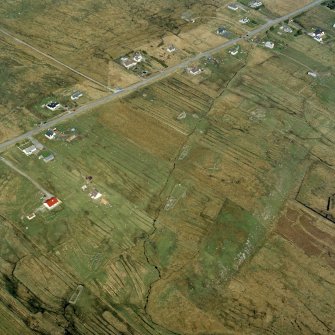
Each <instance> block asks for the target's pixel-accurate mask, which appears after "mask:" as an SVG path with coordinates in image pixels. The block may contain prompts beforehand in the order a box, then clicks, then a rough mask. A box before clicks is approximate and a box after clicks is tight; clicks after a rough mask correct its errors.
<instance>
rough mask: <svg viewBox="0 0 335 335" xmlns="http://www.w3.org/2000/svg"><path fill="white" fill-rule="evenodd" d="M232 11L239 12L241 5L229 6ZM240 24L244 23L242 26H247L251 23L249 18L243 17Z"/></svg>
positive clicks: (233, 4)
mask: <svg viewBox="0 0 335 335" xmlns="http://www.w3.org/2000/svg"><path fill="white" fill-rule="evenodd" d="M227 7H228V8H229V9H230V10H232V11H234V12H235V11H237V10H238V9H239V8H240V5H239V4H237V3H231V4H229V5H228V6H227ZM238 22H240V23H242V24H247V23H249V22H250V19H249V18H248V17H243V18H241V19H239V20H238Z"/></svg>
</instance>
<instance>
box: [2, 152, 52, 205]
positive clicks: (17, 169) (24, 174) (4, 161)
mask: <svg viewBox="0 0 335 335" xmlns="http://www.w3.org/2000/svg"><path fill="white" fill-rule="evenodd" d="M0 162H3V163H4V164H6V165H7V166H8V167H9V168H11V169H12V170H14V171H15V172H17V173H18V174H20V175H21V176H23V177H24V178H26V179H28V180H29V181H30V182H31V183H32V184H33V185H34V186H36V188H37V189H39V190H40V191H41V192H42V193H43V194H45V195H46V196H47V197H48V198H51V197H52V196H53V195H52V194H51V193H50V192H48V191H47V190H45V189H44V188H43V187H42V186H41V185H40V184H39V183H38V182H37V181H35V180H34V179H32V178H31V177H29V176H28V175H27V174H26V173H25V172H23V171H21V170H20V169H19V168H17V167H16V166H15V165H14V164H13V163H12V162H10V161H9V160H7V159H5V158H4V157H2V156H0Z"/></svg>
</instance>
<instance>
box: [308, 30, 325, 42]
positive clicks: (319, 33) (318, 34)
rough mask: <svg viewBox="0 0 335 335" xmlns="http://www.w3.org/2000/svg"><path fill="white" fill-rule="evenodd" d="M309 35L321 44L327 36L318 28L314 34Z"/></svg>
mask: <svg viewBox="0 0 335 335" xmlns="http://www.w3.org/2000/svg"><path fill="white" fill-rule="evenodd" d="M308 35H309V36H312V37H313V38H314V39H315V40H316V41H318V42H319V43H323V37H324V36H325V32H324V31H323V30H322V29H320V28H317V29H315V30H314V31H313V32H312V33H309V34H308Z"/></svg>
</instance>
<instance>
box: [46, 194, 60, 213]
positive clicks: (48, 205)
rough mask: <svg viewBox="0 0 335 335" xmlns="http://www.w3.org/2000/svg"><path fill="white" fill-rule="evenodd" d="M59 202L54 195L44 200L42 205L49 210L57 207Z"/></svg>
mask: <svg viewBox="0 0 335 335" xmlns="http://www.w3.org/2000/svg"><path fill="white" fill-rule="evenodd" d="M60 204H61V201H60V200H59V199H57V198H56V197H51V198H49V199H47V200H45V201H44V203H43V205H44V207H46V208H47V209H48V210H49V211H50V210H52V209H54V208H55V207H57V206H58V205H60Z"/></svg>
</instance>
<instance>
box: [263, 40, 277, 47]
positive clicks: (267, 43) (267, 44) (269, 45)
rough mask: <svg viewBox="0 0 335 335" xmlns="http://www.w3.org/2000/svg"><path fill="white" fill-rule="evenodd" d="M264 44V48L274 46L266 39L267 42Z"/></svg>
mask: <svg viewBox="0 0 335 335" xmlns="http://www.w3.org/2000/svg"><path fill="white" fill-rule="evenodd" d="M264 46H265V47H266V48H269V49H273V48H274V46H275V44H274V43H273V42H271V41H267V42H265V44H264Z"/></svg>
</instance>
